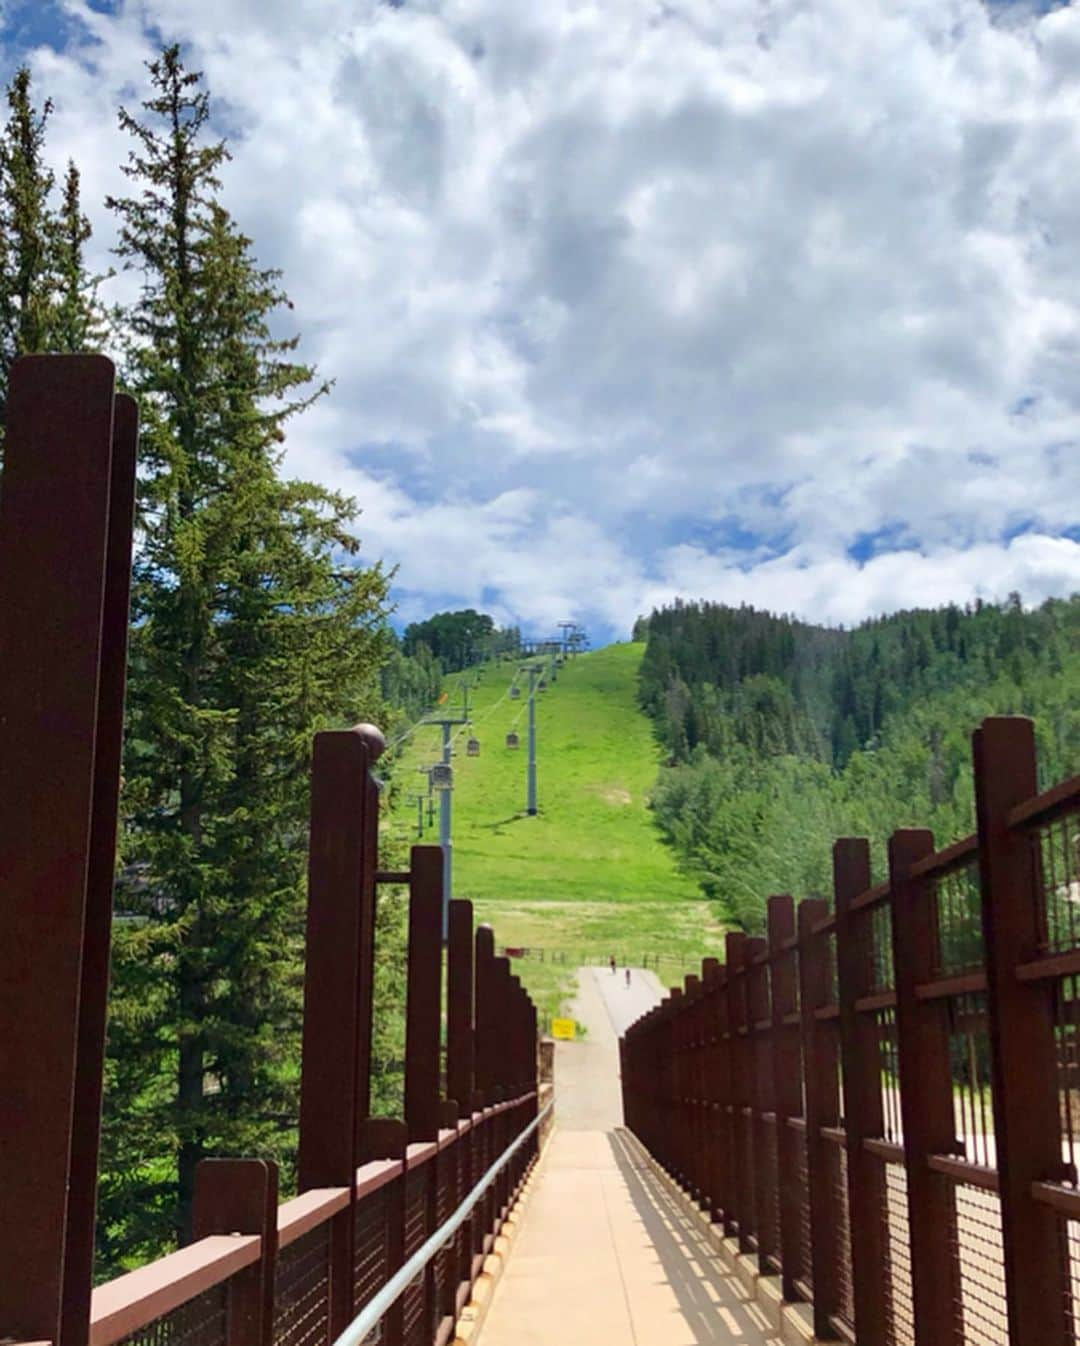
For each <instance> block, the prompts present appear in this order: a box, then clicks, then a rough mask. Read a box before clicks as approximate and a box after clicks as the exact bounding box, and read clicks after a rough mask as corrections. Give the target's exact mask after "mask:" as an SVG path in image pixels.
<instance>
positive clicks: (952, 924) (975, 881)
mask: <svg viewBox="0 0 1080 1346" xmlns="http://www.w3.org/2000/svg"><path fill="white" fill-rule="evenodd" d="M930 894H931V900H932V902H933V904H934V913H935V917H936V924H935V928H936V948H935V969H934V972H935V975H937V976H948V975H950V974H952V973H958V972H967V971H970V970H972V969H975V968H981V967H982V965H983V938H982V899H981V896H980V893H979V866H978V861H977V858H976V856H975V854H974V850H973V851H972V855H971V858H970V859H968V860H965V861H964V862H963V863H961V864H958V865H957V866H956V867H955V868H953V869H949V870H946V871H945V873H943V874H939V875H937V876H936V877H935V878H934V879H933V880H932V881H931V883H930Z"/></svg>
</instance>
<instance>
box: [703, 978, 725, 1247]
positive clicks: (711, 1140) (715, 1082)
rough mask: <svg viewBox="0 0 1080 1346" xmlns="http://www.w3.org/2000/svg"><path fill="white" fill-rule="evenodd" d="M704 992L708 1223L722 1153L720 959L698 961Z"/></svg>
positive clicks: (713, 1215)
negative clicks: (718, 1013) (719, 1020)
mask: <svg viewBox="0 0 1080 1346" xmlns="http://www.w3.org/2000/svg"><path fill="white" fill-rule="evenodd" d="M701 979H702V982H703V983H704V987H705V994H704V998H703V1000H702V1036H703V1055H702V1070H701V1076H702V1107H703V1109H704V1136H703V1143H704V1146H705V1157H704V1158H705V1204H706V1207H707V1209H708V1212H709V1222H710V1223H715V1222H716V1221H717V1220H719V1219H720V1190H721V1187H722V1183H723V1178H722V1166H723V1152H722V1147H721V1134H722V1132H721V1128H720V1107H721V1099H720V1061H719V1056H720V1037H719V1023H718V1019H717V1013H716V1001H717V997H718V996H719V993H720V961H719V959H717V958H705V959H703V960H702V963H701Z"/></svg>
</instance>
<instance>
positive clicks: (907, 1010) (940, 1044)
mask: <svg viewBox="0 0 1080 1346" xmlns="http://www.w3.org/2000/svg"><path fill="white" fill-rule="evenodd" d="M933 849H934V838H933V836H932V834H931V833H930V832H927V831H925V830H922V829H920V830H915V829H909V830H905V831H900V832H894V833H893V834H892V836H891V837H890V838H889V886H890V888H891V889H892V932H893V966H894V977H895V985H896V1034H897V1052H898V1058H899V1063H900V1116H901V1120H902V1123H903V1128H904V1165H905V1169H906V1172H907V1200H908V1229H909V1232H910V1240H911V1282H912V1316H913V1319H914V1324H915V1341H916V1346H959V1344H960V1342H961V1340H962V1337H961V1324H960V1321H959V1315H958V1313H957V1306H958V1305H959V1303H960V1283H959V1282H960V1268H959V1265H958V1249H957V1245H956V1207H955V1201H954V1197H953V1188H952V1182H951V1180H950V1179H949V1178H947V1177H945V1176H944V1175H942V1174H940V1173H934V1172H933V1171H932V1170H931V1169H930V1168H929V1166H928V1164H927V1160H928V1159H929V1157H930V1156H931V1155H932V1154H949V1153H951V1152H952V1151H953V1150H954V1149H955V1146H956V1118H955V1114H954V1103H953V1085H952V1069H951V1066H950V1061H949V1017H948V1016H949V1010H948V1001H947V1000H920V999H919V997H918V995H917V991H916V988H917V987H918V986H919V984H920V983H921V982H927V981H929V980H930V979H931V977H933V975H934V972H935V967H934V963H935V952H936V948H937V930H936V913H935V905H934V903H933V902H932V901H931V899H930V893H929V892H928V888H929V885H928V883H927V882H926V880H925V879H922V878H919V877H917V876H914V875H912V873H911V869H912V866H913V865H914V864H916V863H917V862H918V861H919V860H922V859H924V858H925V857H926V856H928V855H930V854H931V853H932V852H933Z"/></svg>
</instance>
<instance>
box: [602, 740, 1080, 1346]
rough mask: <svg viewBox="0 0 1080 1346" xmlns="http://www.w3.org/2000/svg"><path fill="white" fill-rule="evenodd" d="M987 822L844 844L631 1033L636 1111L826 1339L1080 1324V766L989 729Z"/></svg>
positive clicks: (1039, 1337)
mask: <svg viewBox="0 0 1080 1346" xmlns="http://www.w3.org/2000/svg"><path fill="white" fill-rule="evenodd" d="M973 746H974V752H973V769H974V778H975V794H976V803H977V816H978V829H977V831H976V833H974V834H973V835H972V836H970V837H966V838H964V839H963V840H961V841H959V842H956V843H955V844H953V845H950V846H948V847H946V848H944V849H942V850H935V848H934V841H933V838H932V836H931V834H930V833H929V832H927V831H921V830H914V829H913V830H905V831H901V832H897V833H894V834H893V836H892V838H891V839H890V842H889V852H888V854H889V875H888V879H887V880H886V881H885V882H884V883H880V884H877V885H872V884H871V876H870V861H869V847H868V844H867V842H866V841H864V840H861V839H855V838H846V839H843V840H840V841H838V842H837V843H836V845H835V847H834V851H833V862H834V864H833V887H834V902H833V909H832V911H831V912H830V911H829V910H828V909H827V907H826V904H825V903H824V902H823V901H820V900H807V901H804V902H801V903H799V904H798V906H797V907H796V905H795V904H794V903H793V901H792V899H791V898H790V897H786V896H776V897H771V898H770V899H769V902H768V921H767V929H768V938H767V940H755V939H748V938H747V937H746V936H745V935H742V934H738V933H736V934H731V935H729V936H728V937H727V959H726V963H725V965H724V966H723V967H716V965H715V964H714V963H713V962H712V960H706V962H705V964H704V965H703V968H702V976H701V978H700V979H699V978H697V977H693V976H691V977H687V978H686V980H685V982H684V984H683V985H682V986H679V987H675V988H673V990H672V993H671V995H670V997H669V998H667V999H666V1000H665V1001H663V1002H662V1003H661V1004H660V1005H659V1006H657V1007H656V1009H654V1010H652V1011H651V1012H650V1013H649V1014H647V1015H645V1016H644V1017H643V1018H642V1019H640V1020H639V1021H638V1022H637V1023H636V1024H634V1025H632V1026H631V1028H630V1029H629V1030H628V1031H627V1033H626V1035H625V1037H624V1038H623V1041H622V1044H621V1060H622V1072H623V1100H624V1111H625V1116H626V1121H627V1125H628V1126H629V1127H631V1129H632V1130H633V1131H634V1132H635V1133H636V1134H637V1136H638V1137H639V1139H640V1140H641V1141H642V1142H643V1143H644V1144H645V1145H646V1147H647V1148H648V1149H649V1150H650V1151H651V1153H652V1154H653V1156H654V1157H655V1158H656V1159H657V1160H659V1162H660V1163H662V1164H663V1165H664V1166H665V1168H666V1169H667V1170H668V1171H669V1172H670V1173H671V1174H672V1176H673V1177H675V1178H676V1179H677V1180H678V1181H679V1182H680V1183H681V1184H682V1185H683V1186H684V1187H685V1188H686V1190H687V1192H688V1193H689V1194H690V1195H691V1196H692V1197H693V1198H694V1199H696V1200H697V1201H698V1202H699V1203H700V1204H701V1205H702V1207H703V1208H704V1209H705V1210H707V1211H708V1212H709V1213H710V1215H711V1218H712V1220H713V1221H714V1222H715V1223H716V1224H717V1225H718V1227H719V1228H720V1229H721V1230H722V1231H723V1233H724V1234H725V1235H728V1236H732V1237H735V1238H737V1240H738V1245H737V1246H738V1251H739V1252H740V1253H744V1254H750V1255H752V1256H753V1257H754V1258H755V1259H756V1263H757V1268H758V1270H759V1272H760V1273H762V1274H766V1275H768V1274H774V1273H779V1275H780V1277H781V1289H782V1293H783V1295H784V1297H785V1298H786V1299H788V1300H803V1301H805V1302H808V1303H809V1304H810V1305H811V1306H812V1311H813V1319H814V1328H815V1332H816V1334H817V1336H818V1337H819V1338H821V1339H840V1340H848V1341H855V1340H857V1341H858V1342H859V1346H906V1344H908V1343H914V1344H915V1346H976V1343H977V1344H978V1346H998V1344H999V1343H1000V1344H1001V1346H1027V1344H1028V1343H1034V1342H1038V1343H1040V1346H1043V1344H1044V1343H1045V1344H1046V1346H1066V1343H1075V1342H1080V1180H1078V1164H1080V777H1073V778H1072V779H1070V780H1067V781H1064V782H1062V783H1061V784H1060V785H1057V786H1055V787H1054V788H1053V789H1051V790H1048V791H1046V792H1045V793H1043V794H1038V793H1037V790H1036V759H1035V744H1034V730H1033V725H1032V722H1031V721H1030V720H1028V719H1024V718H1021V717H992V718H990V719H987V720H985V721H984V722H983V724H982V726H981V728H980V729H979V730H978V731H977V732H976V734H975V736H974V745H973Z"/></svg>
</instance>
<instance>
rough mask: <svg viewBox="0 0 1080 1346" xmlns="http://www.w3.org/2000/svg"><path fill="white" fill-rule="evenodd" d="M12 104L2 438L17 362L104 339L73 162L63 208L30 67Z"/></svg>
mask: <svg viewBox="0 0 1080 1346" xmlns="http://www.w3.org/2000/svg"><path fill="white" fill-rule="evenodd" d="M7 102H8V120H7V122H6V124H5V125H4V128H3V130H2V132H0V435H2V430H3V424H4V420H5V418H6V411H5V409H6V405H7V383H8V371H9V370H10V368H11V364H12V361H13V360H15V359H16V358H17V357H18V356H20V355H30V354H36V353H38V352H41V351H60V352H66V353H74V352H78V351H86V350H100V349H101V348H102V346H103V345H104V344H105V326H104V317H103V314H102V311H101V306H100V304H99V301H98V284H99V280H98V278H95V277H91V276H90V275H88V273H87V270H86V263H85V257H84V252H85V247H86V244H87V242H88V241H89V239H90V236H91V231H90V222H89V220H88V219H87V218H86V216H85V214H84V213H83V210H82V202H81V199H80V180H79V170H78V169H77V168H76V166H75V164H74V163H69V164H68V167H67V171H66V174H65V176H64V184H63V191H62V199H61V202H60V205H59V208H54V205H53V201H52V198H53V194H54V191H55V189H56V175H55V173H54V172H53V171H52V169H51V168H50V167H49V166H48V164H47V163H46V160H45V132H46V128H47V126H48V122H49V118H50V116H51V115H52V103H51V102H49V101H46V102H45V103H44V104H43V105H42V107H41V108H40V109H39V108H37V107H35V105H34V100H33V96H32V89H31V77H30V71H29V70H28V69H27V68H26V67H25V66H23V67H22V68H21V69H19V70H18V71H16V73H15V76H14V78H13V79H12V81H11V83H10V84H9V85H8V88H7Z"/></svg>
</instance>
